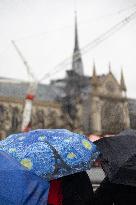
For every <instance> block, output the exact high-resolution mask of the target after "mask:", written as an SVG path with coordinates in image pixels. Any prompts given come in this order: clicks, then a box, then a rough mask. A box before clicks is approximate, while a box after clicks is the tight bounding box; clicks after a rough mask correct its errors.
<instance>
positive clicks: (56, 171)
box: [0, 129, 99, 180]
mask: <svg viewBox="0 0 136 205" xmlns="http://www.w3.org/2000/svg"><path fill="white" fill-rule="evenodd" d="M0 150H2V151H4V152H6V153H8V154H9V155H10V156H12V157H13V158H15V159H16V160H17V161H19V162H20V163H21V164H22V165H23V166H24V167H26V168H27V170H29V171H31V172H33V173H35V174H36V175H38V176H40V177H42V178H45V179H47V180H51V179H55V178H59V177H62V176H65V175H69V174H73V173H75V172H80V171H84V170H87V169H90V167H91V165H92V163H93V162H94V161H95V159H96V158H97V156H98V154H99V152H98V150H97V148H96V145H94V144H93V143H92V142H91V141H90V140H88V139H87V138H86V136H83V135H80V134H77V133H73V132H70V131H68V130H66V129H38V130H34V131H30V132H27V133H19V134H13V135H10V136H9V137H7V138H6V139H5V140H3V141H1V142H0Z"/></svg>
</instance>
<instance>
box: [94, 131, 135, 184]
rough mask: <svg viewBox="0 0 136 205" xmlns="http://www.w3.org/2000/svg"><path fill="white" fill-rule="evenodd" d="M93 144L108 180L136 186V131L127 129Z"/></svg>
mask: <svg viewBox="0 0 136 205" xmlns="http://www.w3.org/2000/svg"><path fill="white" fill-rule="evenodd" d="M95 144H96V145H97V146H98V148H99V150H100V152H101V155H100V160H101V162H102V167H103V169H104V171H105V174H106V175H107V176H108V178H109V180H110V181H111V182H113V183H118V184H126V185H131V186H136V130H132V129H127V130H125V131H123V132H121V133H120V134H118V135H115V136H111V137H105V138H102V139H100V140H98V141H96V142H95Z"/></svg>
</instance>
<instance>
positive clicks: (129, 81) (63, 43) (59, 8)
mask: <svg viewBox="0 0 136 205" xmlns="http://www.w3.org/2000/svg"><path fill="white" fill-rule="evenodd" d="M75 9H76V10H77V17H78V33H79V44H80V48H81V50H82V48H83V47H84V46H85V45H86V44H88V43H90V42H91V41H93V40H94V39H95V38H97V37H98V36H99V35H101V34H102V33H103V32H105V31H106V30H108V29H109V28H110V27H112V26H113V25H115V24H117V23H118V22H119V21H121V20H122V19H123V18H125V17H126V16H128V15H130V14H131V13H132V12H134V11H135V10H136V0H77V1H74V0H0V76H1V77H11V78H18V79H22V80H29V78H28V76H27V72H26V68H25V66H24V65H23V63H22V61H21V59H20V57H19V56H18V54H17V52H16V50H15V48H14V47H13V45H12V44H11V40H14V41H15V42H16V44H17V45H18V47H19V48H20V50H21V52H22V54H23V55H24V56H25V58H26V60H27V62H28V63H29V65H30V67H31V70H32V72H33V73H34V75H35V76H36V77H37V78H39V79H40V78H41V77H42V76H43V75H44V74H45V73H48V72H51V71H52V70H53V69H54V68H55V67H56V66H57V65H58V64H60V63H61V62H62V61H63V60H64V59H66V58H68V57H69V56H71V54H72V52H73V46H74V10H75ZM93 60H95V64H96V69H97V73H98V74H106V73H107V72H108V64H109V62H111V69H112V72H113V74H114V75H115V76H116V78H117V79H118V80H120V71H121V68H123V70H124V76H125V80H126V85H127V88H128V96H129V97H135V98H136V18H135V19H134V20H133V21H131V22H130V23H129V24H128V25H126V26H125V27H124V28H122V29H121V30H120V31H118V32H117V33H116V34H114V35H112V37H110V38H108V39H107V40H105V41H104V42H102V43H101V44H100V45H98V46H97V47H95V48H93V49H92V50H89V52H87V53H85V54H84V55H83V63H84V72H85V74H86V75H90V76H91V75H92V65H93ZM70 68H71V65H70V64H69V65H68V66H66V67H65V68H64V69H63V68H61V66H60V69H61V70H63V71H61V72H59V73H57V74H56V75H53V76H51V78H50V79H55V78H61V77H63V76H64V75H65V70H66V69H70ZM48 82H49V79H45V81H44V83H48Z"/></svg>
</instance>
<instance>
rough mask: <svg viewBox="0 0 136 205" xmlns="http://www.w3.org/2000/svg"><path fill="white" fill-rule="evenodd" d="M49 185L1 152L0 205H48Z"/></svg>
mask: <svg viewBox="0 0 136 205" xmlns="http://www.w3.org/2000/svg"><path fill="white" fill-rule="evenodd" d="M48 190H49V183H48V182H47V181H46V180H43V179H41V178H40V177H39V176H37V175H35V174H34V173H32V172H31V171H28V170H27V169H26V168H24V167H23V166H21V165H20V163H19V162H18V161H17V160H16V159H14V158H13V157H11V156H10V155H9V154H7V153H5V152H3V151H0V204H1V205H23V204H24V205H36V204H37V205H46V204H47V199H48Z"/></svg>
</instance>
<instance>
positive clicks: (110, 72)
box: [109, 62, 111, 73]
mask: <svg viewBox="0 0 136 205" xmlns="http://www.w3.org/2000/svg"><path fill="white" fill-rule="evenodd" d="M109 73H111V62H109Z"/></svg>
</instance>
